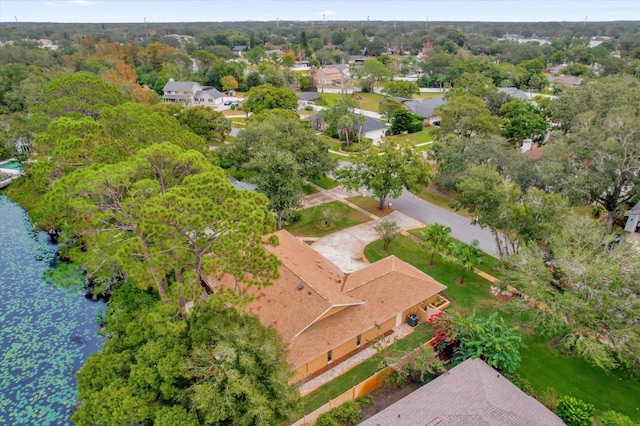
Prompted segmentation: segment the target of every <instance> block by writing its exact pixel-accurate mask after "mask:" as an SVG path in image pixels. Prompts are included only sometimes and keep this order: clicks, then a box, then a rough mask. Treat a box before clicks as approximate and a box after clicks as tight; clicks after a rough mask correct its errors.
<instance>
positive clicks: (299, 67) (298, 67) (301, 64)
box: [291, 61, 309, 71]
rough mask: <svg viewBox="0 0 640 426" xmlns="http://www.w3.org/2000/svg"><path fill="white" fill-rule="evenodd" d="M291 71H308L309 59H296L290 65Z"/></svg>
mask: <svg viewBox="0 0 640 426" xmlns="http://www.w3.org/2000/svg"><path fill="white" fill-rule="evenodd" d="M291 69H292V70H293V71H308V70H309V61H296V62H295V63H294V64H293V66H292V67H291Z"/></svg>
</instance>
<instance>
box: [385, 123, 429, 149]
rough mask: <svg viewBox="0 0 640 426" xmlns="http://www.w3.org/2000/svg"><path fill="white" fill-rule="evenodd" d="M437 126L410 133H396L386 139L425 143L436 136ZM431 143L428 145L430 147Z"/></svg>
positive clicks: (415, 143)
mask: <svg viewBox="0 0 640 426" xmlns="http://www.w3.org/2000/svg"><path fill="white" fill-rule="evenodd" d="M435 132H436V128H435V127H433V126H428V127H425V128H423V129H422V131H420V132H416V133H409V134H406V135H395V136H389V137H387V138H386V139H385V140H394V141H406V142H409V143H410V144H412V145H418V144H423V143H426V142H432V141H433V140H434V139H435V138H436V136H435ZM428 146H429V145H427V147H428Z"/></svg>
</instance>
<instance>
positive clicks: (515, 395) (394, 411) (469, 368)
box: [360, 359, 564, 426]
mask: <svg viewBox="0 0 640 426" xmlns="http://www.w3.org/2000/svg"><path fill="white" fill-rule="evenodd" d="M379 425H394V426H414V425H429V426H431V425H433V426H436V425H478V426H480V425H492V426H524V425H527V426H556V425H557V426H562V425H564V422H563V421H562V420H561V419H560V418H559V417H558V416H556V415H555V414H554V413H553V412H552V411H550V410H549V409H548V408H547V407H545V406H544V405H542V404H541V403H540V402H538V401H537V400H536V399H534V398H533V397H531V396H529V395H527V394H526V393H524V392H523V391H521V390H520V389H519V388H518V387H517V386H515V385H514V384H513V383H511V382H510V381H509V380H508V379H506V378H505V377H504V376H502V375H501V374H500V373H498V372H497V371H496V370H494V369H493V368H491V367H489V366H488V365H487V364H486V363H485V362H484V361H482V360H481V359H468V360H466V361H465V362H463V363H462V364H460V365H458V366H456V367H454V368H452V369H451V370H449V371H448V372H447V373H444V374H443V375H441V376H439V377H438V378H436V379H435V380H433V381H431V382H429V383H427V384H426V385H424V386H422V387H421V388H418V390H415V391H413V392H412V393H411V394H409V395H407V396H406V397H404V398H402V399H401V400H400V401H398V402H396V403H395V404H393V405H391V406H389V407H387V408H386V409H384V410H382V411H380V412H379V413H378V414H376V415H374V416H373V417H370V418H369V419H367V420H365V421H364V422H362V423H360V426H379Z"/></svg>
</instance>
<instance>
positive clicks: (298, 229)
mask: <svg viewBox="0 0 640 426" xmlns="http://www.w3.org/2000/svg"><path fill="white" fill-rule="evenodd" d="M327 208H330V209H332V210H333V211H334V212H335V214H336V217H337V220H336V222H335V226H334V227H332V228H331V229H321V228H319V227H318V225H319V224H320V221H321V214H322V211H323V210H324V209H327ZM300 213H301V214H302V217H301V218H300V220H299V221H297V222H294V223H292V224H290V225H287V226H285V229H286V230H287V231H289V232H291V233H292V234H293V235H295V236H296V237H324V236H325V235H329V234H331V233H333V232H336V231H340V230H342V229H345V228H350V227H352V226H355V225H359V224H361V223H364V222H368V221H370V220H371V219H370V218H369V217H368V216H365V215H363V214H362V213H360V212H359V211H357V210H354V209H352V208H351V207H349V206H347V205H346V204H343V203H341V202H340V201H331V202H330V203H325V204H321V205H319V206H315V207H310V208H308V209H304V210H301V211H300Z"/></svg>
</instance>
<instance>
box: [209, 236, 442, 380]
mask: <svg viewBox="0 0 640 426" xmlns="http://www.w3.org/2000/svg"><path fill="white" fill-rule="evenodd" d="M275 235H276V236H277V237H278V239H279V241H280V243H279V245H278V246H272V245H266V246H265V247H266V248H267V250H268V251H269V252H270V253H272V254H274V255H275V256H277V257H278V258H279V259H280V260H281V261H282V265H281V266H280V278H278V279H277V280H275V282H274V283H273V285H271V286H268V287H264V288H259V289H258V288H251V289H249V290H248V293H249V294H250V295H251V296H253V298H254V300H253V301H252V302H250V303H249V306H248V311H249V313H251V314H254V315H257V316H258V317H259V318H260V320H261V321H262V322H263V323H264V324H265V325H267V326H273V327H274V328H275V329H276V330H277V331H278V333H280V335H281V336H282V339H283V341H284V342H285V343H286V344H287V345H288V347H289V360H290V362H291V363H292V364H293V367H294V368H295V373H296V374H295V376H294V377H293V378H292V380H291V381H292V382H297V381H300V380H303V379H305V378H310V377H312V376H313V375H314V373H318V372H320V371H324V370H326V369H327V368H330V367H331V365H332V364H333V363H335V362H336V361H337V360H339V359H343V358H348V357H349V356H350V355H351V354H353V353H354V351H358V349H359V348H361V347H363V346H366V345H367V344H369V343H372V342H373V341H375V339H376V338H379V337H382V336H384V335H386V334H388V333H390V332H391V331H392V329H393V328H394V327H396V326H398V325H400V324H402V323H403V322H405V321H406V320H407V317H408V315H409V314H416V315H417V316H418V317H419V318H420V319H421V320H423V321H426V320H427V319H428V317H429V316H431V315H433V314H434V313H436V312H438V310H437V308H435V307H434V304H435V303H436V301H437V300H442V299H439V297H441V296H439V293H440V292H442V291H443V290H445V288H446V287H445V286H444V285H442V284H440V283H439V282H437V281H436V280H434V279H433V278H431V277H430V276H428V275H426V274H425V273H423V272H422V271H420V270H419V269H416V268H414V267H413V266H411V265H409V264H408V263H405V262H403V261H402V260H400V259H398V258H396V257H395V256H390V257H387V258H385V259H382V260H380V261H378V262H376V263H373V264H371V265H369V266H368V267H366V268H363V269H361V270H359V271H356V272H353V273H350V274H347V273H344V272H342V271H341V270H340V269H339V268H338V267H337V266H336V265H334V264H333V263H331V262H330V261H329V260H327V259H326V258H324V257H323V256H322V255H321V254H320V253H318V252H316V251H315V250H314V249H313V248H312V247H310V246H308V245H307V244H305V243H304V242H302V241H300V240H298V239H297V238H296V237H294V236H293V235H291V234H290V233H289V232H287V231H286V230H281V231H278V232H277V233H276V234H275ZM209 281H210V282H213V281H214V280H212V279H209ZM219 283H220V285H223V286H233V283H232V282H231V280H229V282H226V281H225V280H224V279H223V280H222V282H219Z"/></svg>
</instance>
